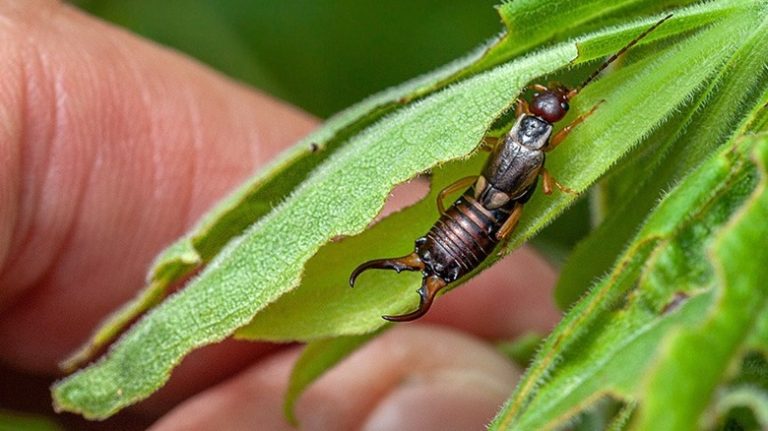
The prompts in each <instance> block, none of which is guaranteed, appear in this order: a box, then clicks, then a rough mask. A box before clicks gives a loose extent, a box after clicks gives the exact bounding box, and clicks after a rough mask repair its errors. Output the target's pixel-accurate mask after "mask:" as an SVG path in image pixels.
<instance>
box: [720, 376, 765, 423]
mask: <svg viewBox="0 0 768 431" xmlns="http://www.w3.org/2000/svg"><path fill="white" fill-rule="evenodd" d="M739 407H742V408H747V409H749V410H750V411H751V412H752V413H753V415H754V417H755V419H756V422H757V424H756V425H757V427H759V429H766V428H768V393H766V392H765V391H763V390H760V389H759V388H756V387H753V386H748V385H743V386H739V387H735V388H729V389H727V390H725V391H724V393H722V394H718V395H717V400H716V402H715V411H716V413H717V416H718V417H727V415H728V413H729V412H730V411H731V410H733V409H736V408H739ZM757 427H756V428H757Z"/></svg>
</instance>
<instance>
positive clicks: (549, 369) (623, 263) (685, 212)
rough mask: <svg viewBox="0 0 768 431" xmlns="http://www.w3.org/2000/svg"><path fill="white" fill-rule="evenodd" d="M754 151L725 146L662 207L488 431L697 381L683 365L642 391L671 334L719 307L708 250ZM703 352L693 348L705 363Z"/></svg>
mask: <svg viewBox="0 0 768 431" xmlns="http://www.w3.org/2000/svg"><path fill="white" fill-rule="evenodd" d="M752 147H753V144H752V143H751V142H750V143H745V144H743V145H737V146H735V147H726V148H724V149H723V150H722V151H720V154H718V155H717V156H716V157H715V158H713V159H711V160H710V161H708V162H707V163H706V164H704V165H702V166H701V167H700V168H699V169H697V170H696V171H695V172H693V173H692V174H691V175H690V176H688V177H687V178H686V179H684V180H683V181H682V183H681V184H680V185H679V186H678V187H677V188H676V189H675V190H674V191H673V192H671V193H670V194H669V195H668V196H667V197H666V198H665V199H664V200H663V201H662V202H661V203H660V205H659V207H658V208H657V209H656V210H655V211H654V212H653V213H652V215H651V216H650V217H649V219H648V221H647V222H646V224H645V226H644V227H643V229H642V230H641V232H640V233H639V234H638V235H637V237H636V239H635V240H634V242H633V244H632V246H631V247H630V248H629V249H628V250H627V252H626V253H625V254H624V255H623V256H622V257H621V259H620V260H619V261H618V262H617V264H616V265H615V267H614V270H613V272H612V273H610V274H609V275H608V276H606V277H605V278H604V279H603V280H602V281H601V282H600V283H599V284H598V285H596V286H595V287H594V288H593V289H592V290H591V291H590V292H589V294H588V295H587V296H586V297H585V298H584V299H583V300H581V301H579V302H578V303H577V304H576V305H575V306H574V307H573V308H572V309H571V310H570V311H569V313H568V314H567V315H566V317H565V318H564V319H563V321H562V322H561V323H560V324H559V325H558V327H557V328H556V329H555V331H554V332H553V333H552V334H551V335H550V337H549V338H548V339H547V340H546V342H545V344H544V346H543V348H542V349H541V351H540V352H539V354H538V355H537V358H536V359H535V361H534V364H533V365H532V366H531V368H530V369H529V370H528V372H527V373H526V376H525V377H524V378H523V380H522V381H521V383H520V384H519V386H518V388H517V389H516V391H515V393H514V394H513V397H512V398H511V399H510V400H509V402H508V403H507V405H506V406H505V407H504V409H503V410H502V412H501V413H500V414H499V415H498V416H497V418H496V419H495V421H494V423H493V425H492V426H491V429H493V430H502V429H546V428H552V427H555V426H557V425H559V424H563V423H566V422H567V421H568V420H569V418H571V417H572V416H573V415H574V414H575V413H577V412H579V411H581V410H584V409H586V408H588V407H589V406H590V405H591V404H592V403H594V402H595V400H597V399H599V398H601V397H605V396H610V397H613V398H616V399H619V400H622V401H625V402H629V403H635V402H636V403H638V405H639V406H640V409H641V410H642V409H643V408H644V407H645V405H644V404H643V403H644V402H645V401H646V400H647V399H648V398H649V397H650V396H654V395H656V396H657V395H659V394H668V393H670V392H672V391H670V389H669V388H670V386H675V387H676V388H677V387H680V386H686V384H685V383H687V382H689V380H697V379H698V373H696V378H691V377H692V376H691V374H690V371H689V370H691V369H692V368H687V369H685V370H683V369H680V368H677V369H676V370H675V371H676V372H677V373H678V374H676V375H675V378H676V380H666V381H665V382H664V385H665V386H664V387H663V388H655V390H652V391H648V392H645V391H643V390H642V389H641V386H642V385H641V383H642V381H643V377H644V376H645V375H646V374H647V373H648V371H647V370H648V367H649V365H650V364H651V363H652V361H653V359H654V357H655V354H656V350H657V348H658V346H659V344H661V343H662V340H664V339H665V337H666V335H667V334H668V333H669V332H670V331H671V330H672V329H674V328H676V327H680V326H683V327H694V326H695V325H697V324H700V323H701V321H702V320H703V319H704V317H705V316H706V315H707V313H708V311H709V310H710V309H711V307H712V304H713V302H715V299H714V294H713V287H712V285H713V283H714V282H715V272H714V270H713V268H712V266H711V265H710V264H709V261H708V259H707V255H706V246H707V244H708V243H709V238H710V235H711V232H714V231H716V230H717V229H718V228H719V227H720V226H723V225H726V224H727V223H728V220H729V218H731V215H732V214H734V212H736V211H738V210H739V208H740V207H741V206H742V205H743V203H744V201H745V200H747V197H748V196H749V194H750V193H751V192H752V190H753V189H754V187H755V186H754V183H755V177H754V175H753V172H754V166H753V165H752V164H751V163H749V154H750V149H751V148H752ZM756 194H757V193H756ZM702 351H704V350H701V348H699V349H697V350H689V352H691V353H693V357H696V358H697V359H696V360H697V361H698V362H699V363H701V362H702V361H703V358H702V355H700V354H698V352H702ZM689 365H691V364H689ZM691 366H694V365H691ZM694 367H695V366H694ZM693 369H699V368H693ZM681 376H687V377H688V379H686V380H685V381H681ZM667 377H668V378H669V376H667ZM686 396H691V397H693V398H695V397H694V396H693V395H692V393H687V394H686ZM682 399H683V398H678V397H676V398H674V401H673V399H672V398H667V399H665V401H666V404H665V405H663V407H662V405H661V404H659V407H660V410H658V411H659V412H661V411H662V410H663V411H664V412H666V414H669V410H670V406H675V408H677V405H679V404H680V403H681V402H682V401H681V400H682ZM639 429H667V428H663V427H654V426H650V427H640V428H639Z"/></svg>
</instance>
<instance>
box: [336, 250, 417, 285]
mask: <svg viewBox="0 0 768 431" xmlns="http://www.w3.org/2000/svg"><path fill="white" fill-rule="evenodd" d="M369 269H394V270H395V271H397V272H400V271H421V270H422V269H424V262H422V261H421V258H420V257H419V255H417V254H416V253H415V252H414V253H411V254H409V255H408V256H403V257H398V258H394V259H376V260H369V261H368V262H365V263H363V264H361V265H360V266H358V267H357V268H355V270H354V271H352V274H351V275H350V276H349V285H350V286H352V287H355V280H356V279H357V276H358V275H360V274H361V273H362V272H363V271H366V270H369Z"/></svg>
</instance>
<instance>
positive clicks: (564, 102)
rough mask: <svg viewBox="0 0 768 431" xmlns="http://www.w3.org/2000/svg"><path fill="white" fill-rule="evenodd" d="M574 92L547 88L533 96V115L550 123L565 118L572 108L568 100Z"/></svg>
mask: <svg viewBox="0 0 768 431" xmlns="http://www.w3.org/2000/svg"><path fill="white" fill-rule="evenodd" d="M571 94H572V92H571V91H569V90H568V89H567V88H565V87H562V86H557V87H553V88H547V89H546V90H545V91H541V92H538V93H534V94H533V99H532V100H531V108H530V109H531V114H533V115H535V116H537V117H539V118H541V119H542V120H544V121H547V122H550V123H556V122H558V121H560V120H562V119H563V117H565V114H567V113H568V109H569V108H570V106H569V105H568V100H569V99H570V98H571Z"/></svg>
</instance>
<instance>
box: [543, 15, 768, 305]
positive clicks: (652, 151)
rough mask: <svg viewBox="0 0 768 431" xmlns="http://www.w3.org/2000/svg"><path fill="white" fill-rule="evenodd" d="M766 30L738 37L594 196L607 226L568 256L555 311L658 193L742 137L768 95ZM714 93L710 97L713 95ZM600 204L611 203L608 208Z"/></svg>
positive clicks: (609, 255) (620, 242)
mask: <svg viewBox="0 0 768 431" xmlns="http://www.w3.org/2000/svg"><path fill="white" fill-rule="evenodd" d="M765 58H768V23H766V22H762V23H761V24H760V27H759V28H758V29H757V30H756V31H752V32H751V33H750V34H747V35H744V36H743V45H742V46H741V47H740V48H739V49H738V50H737V51H736V52H735V53H734V54H733V56H732V57H731V58H730V59H729V60H728V63H727V64H726V65H725V67H724V68H723V69H722V70H720V71H719V73H718V75H717V76H716V77H715V78H714V79H712V80H711V81H710V82H709V84H708V86H707V88H706V89H704V90H703V91H701V92H700V93H699V95H698V96H697V98H696V100H695V102H694V103H692V104H690V105H689V106H687V107H686V108H685V110H684V111H681V112H679V113H678V114H677V115H676V117H675V118H674V119H673V120H672V121H670V122H669V123H668V124H667V125H666V126H665V127H662V128H661V129H660V130H659V131H657V133H655V134H654V135H653V136H652V137H651V139H650V142H651V143H653V145H649V146H648V147H645V148H642V149H641V150H642V151H643V153H641V154H635V155H634V157H632V158H631V159H630V160H631V162H630V163H629V164H628V165H627V166H624V167H622V168H619V169H617V170H616V171H614V175H613V176H612V177H611V178H609V181H607V182H604V184H603V185H602V186H601V187H600V188H599V189H598V194H599V195H598V199H597V205H593V207H601V208H600V209H598V212H599V213H607V214H609V215H608V217H607V218H606V219H605V221H604V222H603V223H602V224H601V225H600V226H599V227H598V228H597V229H596V230H595V231H594V232H593V233H592V234H591V235H590V236H589V237H588V238H587V239H586V240H585V241H583V242H582V243H581V244H579V245H578V246H577V247H576V249H575V250H574V252H573V253H572V254H571V256H569V258H568V261H567V263H566V265H565V266H564V267H563V269H562V272H561V274H560V278H559V280H558V284H557V288H556V292H557V293H556V298H557V300H558V303H559V304H560V306H561V307H565V306H567V305H568V304H570V303H572V302H573V301H574V300H576V298H578V296H579V295H580V294H581V293H583V292H584V290H586V288H587V287H589V285H590V284H591V283H592V282H593V280H595V279H597V278H598V277H599V276H600V275H601V274H604V273H605V272H606V271H607V270H608V268H610V266H611V264H612V263H613V259H614V256H616V255H617V254H618V253H619V252H620V251H621V250H622V249H623V248H624V247H625V246H626V245H627V243H628V242H629V240H630V239H631V238H632V236H633V235H634V233H635V232H636V231H637V229H638V226H639V225H640V224H641V223H642V221H643V219H644V218H645V215H646V214H647V213H648V212H649V211H650V210H651V208H653V206H654V205H655V204H656V202H657V201H658V199H659V198H660V197H661V196H662V194H663V191H664V190H665V189H668V188H669V187H671V186H672V185H674V183H676V182H677V181H679V180H680V178H681V177H682V176H684V175H685V174H687V173H688V172H689V171H690V170H691V169H692V168H694V167H696V166H697V165H698V164H700V163H701V162H702V161H703V160H705V159H706V158H707V157H708V155H709V154H711V153H712V151H714V150H715V149H716V148H717V147H718V146H719V145H720V144H721V143H722V142H726V141H727V140H729V139H730V138H731V137H733V136H736V135H739V134H741V133H743V132H744V130H745V128H746V126H747V124H748V122H749V121H750V118H751V116H750V115H748V114H749V113H750V112H753V111H755V110H756V109H757V108H759V107H760V106H761V105H762V103H763V102H762V99H763V98H764V97H761V96H762V95H764V94H766V92H768V87H766V72H767V71H766V68H765V61H764V59H765ZM715 90H716V91H715ZM606 201H608V202H610V204H607V203H606Z"/></svg>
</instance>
